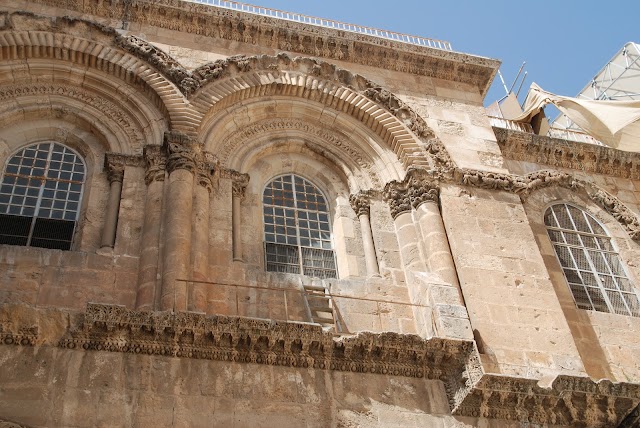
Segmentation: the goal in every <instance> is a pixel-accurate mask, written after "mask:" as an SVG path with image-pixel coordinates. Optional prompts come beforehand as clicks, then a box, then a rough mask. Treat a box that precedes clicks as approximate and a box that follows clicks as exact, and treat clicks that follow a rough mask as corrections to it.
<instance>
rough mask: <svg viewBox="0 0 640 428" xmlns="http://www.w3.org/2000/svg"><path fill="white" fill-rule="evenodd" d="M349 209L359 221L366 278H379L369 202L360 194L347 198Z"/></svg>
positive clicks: (364, 195)
mask: <svg viewBox="0 0 640 428" xmlns="http://www.w3.org/2000/svg"><path fill="white" fill-rule="evenodd" d="M349 202H350V203H351V207H352V208H353V210H354V211H355V212H356V215H357V216H358V220H360V229H361V231H362V246H363V249H364V260H365V264H366V266H367V276H369V277H379V276H380V269H379V267H378V258H377V256H376V247H375V243H374V241H373V233H372V231H371V220H370V211H371V200H370V198H369V196H368V195H366V194H365V193H363V192H360V193H358V194H355V195H351V196H349Z"/></svg>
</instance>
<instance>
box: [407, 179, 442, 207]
mask: <svg viewBox="0 0 640 428" xmlns="http://www.w3.org/2000/svg"><path fill="white" fill-rule="evenodd" d="M409 197H410V198H411V205H412V206H413V208H416V209H417V208H418V207H419V206H420V205H422V204H423V203H425V202H435V203H438V200H439V198H440V186H439V185H438V183H437V182H435V181H427V180H411V184H410V186H409Z"/></svg>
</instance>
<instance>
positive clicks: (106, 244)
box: [100, 153, 125, 249]
mask: <svg viewBox="0 0 640 428" xmlns="http://www.w3.org/2000/svg"><path fill="white" fill-rule="evenodd" d="M124 165H125V164H124V160H123V159H122V158H121V156H118V155H117V154H114V153H107V155H106V156H105V168H106V169H107V177H108V179H109V183H110V188H109V201H108V202H107V212H106V214H105V222H104V229H103V230H102V240H101V245H100V247H101V248H103V249H106V248H113V246H114V244H115V242H116V227H117V225H118V212H119V211H120V197H121V196H122V180H123V179H124Z"/></svg>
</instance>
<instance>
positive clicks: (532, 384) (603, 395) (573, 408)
mask: <svg viewBox="0 0 640 428" xmlns="http://www.w3.org/2000/svg"><path fill="white" fill-rule="evenodd" d="M639 402H640V384H637V383H626V382H621V383H613V382H611V381H609V380H606V379H602V380H599V381H594V380H592V379H590V378H588V377H575V376H565V375H559V376H557V377H556V378H555V379H554V380H553V382H552V383H551V385H550V386H549V387H544V386H541V385H540V384H539V381H538V380H536V379H526V378H517V377H510V376H501V375H495V374H484V375H483V376H482V378H480V379H479V380H478V381H477V382H476V383H475V384H474V385H473V387H471V388H469V389H468V391H467V392H466V394H464V395H463V396H461V399H460V400H459V401H457V402H456V403H454V405H453V407H452V413H453V414H454V415H458V416H472V417H484V418H491V419H507V420H516V421H521V422H529V423H537V424H554V425H568V426H588V427H613V426H618V424H619V423H621V422H622V421H623V420H624V419H625V416H626V415H627V414H629V413H630V412H632V411H633V410H634V409H635V408H636V406H637V405H638V403H639Z"/></svg>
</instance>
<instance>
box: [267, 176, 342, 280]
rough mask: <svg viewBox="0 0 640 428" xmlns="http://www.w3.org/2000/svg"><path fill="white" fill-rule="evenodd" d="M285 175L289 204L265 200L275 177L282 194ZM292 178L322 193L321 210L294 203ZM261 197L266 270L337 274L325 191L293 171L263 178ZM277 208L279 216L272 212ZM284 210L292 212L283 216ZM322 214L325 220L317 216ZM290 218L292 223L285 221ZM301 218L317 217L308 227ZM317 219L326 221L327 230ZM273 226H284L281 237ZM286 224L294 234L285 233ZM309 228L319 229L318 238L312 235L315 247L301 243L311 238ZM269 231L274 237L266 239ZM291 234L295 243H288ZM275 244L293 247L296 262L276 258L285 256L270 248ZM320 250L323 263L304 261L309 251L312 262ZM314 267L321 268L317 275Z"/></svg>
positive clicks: (312, 274)
mask: <svg viewBox="0 0 640 428" xmlns="http://www.w3.org/2000/svg"><path fill="white" fill-rule="evenodd" d="M285 177H291V185H292V192H291V193H292V198H290V199H291V200H292V206H290V207H289V206H285V205H275V204H273V203H267V202H266V200H265V199H266V197H268V196H271V195H267V192H268V190H269V186H270V185H272V184H274V183H275V182H276V181H277V180H283V182H282V184H283V186H282V187H283V188H282V189H281V190H282V191H283V195H284V192H285V190H286V189H284V178H285ZM296 179H300V180H302V182H303V183H302V184H303V185H305V186H306V185H309V186H311V187H312V188H313V190H314V192H315V194H316V195H318V196H320V197H322V200H323V202H324V208H325V210H324V211H321V210H318V209H315V210H314V209H309V208H300V207H298V206H297V203H298V201H299V199H298V197H297V196H298V195H297V190H296ZM271 190H280V189H273V188H272V189H271ZM305 193H307V194H308V193H309V192H305ZM271 197H272V201H273V200H274V199H275V197H274V196H271ZM261 201H262V233H263V235H262V236H263V250H264V264H265V270H266V271H268V272H279V273H292V274H298V275H305V276H309V277H315V278H321V279H337V278H339V275H338V267H337V260H336V254H335V246H334V245H333V244H334V242H333V225H332V222H331V209H330V208H331V207H330V205H329V202H328V199H327V197H326V192H325V191H323V190H322V189H321V187H320V186H318V185H316V184H315V183H314V182H313V181H312V180H309V179H308V178H306V177H305V176H303V175H300V174H298V173H295V172H288V173H284V174H278V175H276V176H273V177H271V178H270V179H268V180H266V182H265V185H264V186H263V187H262V192H261ZM302 202H307V203H309V202H310V201H302ZM311 202H313V201H311ZM307 206H308V205H307ZM268 210H271V213H270V212H268ZM277 210H282V214H283V215H282V216H279V215H276V214H277ZM287 210H289V211H293V213H294V216H293V218H291V216H287V213H286V211H287ZM299 212H303V213H305V214H307V218H300V215H299ZM311 214H317V217H316V220H313V219H311V218H309V216H310V215H311ZM323 215H324V216H326V221H323V220H322V217H321V216H323ZM269 216H271V217H272V218H273V219H274V220H273V222H271V223H269V222H268V221H267V220H268V217H269ZM276 217H282V219H283V224H282V225H279V224H276V220H275V218H276ZM291 220H292V221H293V223H287V222H288V221H291ZM305 221H307V223H311V222H312V221H317V223H318V227H317V228H312V227H311V225H308V226H305V225H304V222H305ZM321 223H325V224H326V225H327V229H328V230H322V226H321ZM270 226H272V227H273V232H271V231H270V230H269V229H268V228H269V227H270ZM277 227H284V230H285V235H284V237H283V236H282V234H279V233H277ZM287 228H295V236H292V235H291V234H290V233H287ZM301 229H302V230H305V229H306V230H307V231H309V236H302V235H301V233H300V231H301ZM313 229H315V230H317V231H318V233H319V239H317V238H315V239H317V240H318V241H320V246H319V247H317V246H315V247H314V246H313V245H303V244H302V243H301V242H302V241H303V240H304V239H309V241H312V240H313V239H314V238H312V237H311V236H310V235H311V233H312V230H313ZM323 232H324V233H327V234H328V237H326V238H323V237H322V233H323ZM269 234H271V235H273V236H274V240H269V239H268V235H269ZM278 237H280V239H281V241H282V240H284V241H285V242H277V240H278V239H277V238H278ZM292 237H293V238H295V243H292V241H291V240H290V239H289V238H292ZM323 243H326V244H327V246H326V247H325V246H323V245H322V244H323ZM275 247H280V248H284V247H289V250H290V249H291V247H295V248H296V252H297V260H298V261H297V263H286V262H281V261H278V260H277V258H278V257H286V256H284V255H283V254H278V253H277V250H276V252H274V251H273V250H274V248H275ZM305 253H306V254H305ZM320 253H324V256H325V257H323V258H322V263H323V264H322V267H321V266H317V265H314V266H308V265H305V260H308V259H307V258H306V257H307V255H311V256H312V260H313V261H315V262H318V261H319V256H320V255H321V254H320ZM326 256H329V257H326ZM273 257H275V258H276V260H274V259H273ZM270 258H271V259H270ZM327 264H328V265H329V267H327ZM277 266H280V267H282V268H281V269H277V268H276V267H277ZM287 266H289V267H291V269H290V270H289V269H287V268H286V267H287ZM309 271H310V272H309ZM318 271H321V272H323V274H322V275H317V274H316V273H318Z"/></svg>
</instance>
